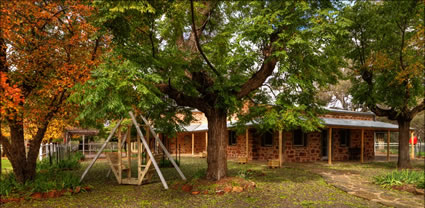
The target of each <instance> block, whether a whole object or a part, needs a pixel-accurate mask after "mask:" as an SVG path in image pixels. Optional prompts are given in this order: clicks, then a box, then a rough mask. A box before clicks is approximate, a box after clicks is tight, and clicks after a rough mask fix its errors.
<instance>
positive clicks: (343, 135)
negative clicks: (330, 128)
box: [339, 129, 350, 147]
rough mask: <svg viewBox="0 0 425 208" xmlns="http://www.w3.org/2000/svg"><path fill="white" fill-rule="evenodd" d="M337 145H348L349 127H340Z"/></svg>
mask: <svg viewBox="0 0 425 208" xmlns="http://www.w3.org/2000/svg"><path fill="white" fill-rule="evenodd" d="M339 145H340V146H342V147H347V146H350V129H341V130H340V131H339Z"/></svg>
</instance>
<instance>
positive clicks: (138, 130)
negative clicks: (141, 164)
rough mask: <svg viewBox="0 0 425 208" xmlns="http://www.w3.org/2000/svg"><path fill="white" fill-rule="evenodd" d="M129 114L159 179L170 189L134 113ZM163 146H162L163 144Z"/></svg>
mask: <svg viewBox="0 0 425 208" xmlns="http://www.w3.org/2000/svg"><path fill="white" fill-rule="evenodd" d="M128 114H130V117H131V120H132V121H133V124H134V126H135V127H136V130H137V134H139V136H140V139H141V140H142V143H143V146H145V149H146V153H147V154H148V155H149V158H150V159H151V160H152V164H153V166H154V167H155V170H156V172H157V173H158V176H159V179H160V180H161V182H162V185H163V186H164V188H165V189H168V185H167V182H166V181H165V179H164V176H163V175H162V172H161V170H160V169H159V166H158V163H157V162H156V161H155V158H154V157H153V154H152V152H151V150H150V148H149V145H148V143H147V142H146V140H145V138H144V136H143V133H142V131H141V130H140V128H139V124H138V123H137V121H136V117H135V116H134V114H133V112H131V111H130V112H128ZM149 128H150V126H149ZM150 129H151V131H152V128H150ZM153 135H154V136H155V134H153ZM155 139H157V138H155ZM161 144H162V143H161Z"/></svg>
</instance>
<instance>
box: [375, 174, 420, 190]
mask: <svg viewBox="0 0 425 208" xmlns="http://www.w3.org/2000/svg"><path fill="white" fill-rule="evenodd" d="M374 180H375V183H376V184H379V185H382V186H384V187H391V186H394V185H397V186H400V185H404V184H413V185H416V187H417V188H425V182H424V180H425V177H424V173H423V172H421V171H411V170H401V171H397V170H395V171H393V172H391V173H389V174H385V175H381V176H377V177H375V178H374Z"/></svg>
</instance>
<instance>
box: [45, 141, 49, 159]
mask: <svg viewBox="0 0 425 208" xmlns="http://www.w3.org/2000/svg"><path fill="white" fill-rule="evenodd" d="M45 147H46V157H47V155H49V144H48V143H46V145H45Z"/></svg>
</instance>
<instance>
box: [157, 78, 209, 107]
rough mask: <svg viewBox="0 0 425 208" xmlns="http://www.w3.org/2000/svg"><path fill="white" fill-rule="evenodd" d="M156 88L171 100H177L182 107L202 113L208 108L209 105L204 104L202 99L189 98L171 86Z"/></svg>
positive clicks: (159, 85)
mask: <svg viewBox="0 0 425 208" xmlns="http://www.w3.org/2000/svg"><path fill="white" fill-rule="evenodd" d="M156 87H157V88H158V89H159V91H161V92H162V93H164V94H166V95H168V96H169V97H170V98H171V99H173V100H175V101H176V103H177V104H178V105H180V106H188V107H192V108H197V109H198V110H200V111H203V112H205V111H206V110H207V107H208V103H206V102H204V101H203V100H202V99H201V98H197V97H193V96H187V95H185V94H183V93H182V92H180V91H178V90H177V89H175V88H173V87H172V86H171V85H170V84H158V85H156Z"/></svg>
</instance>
